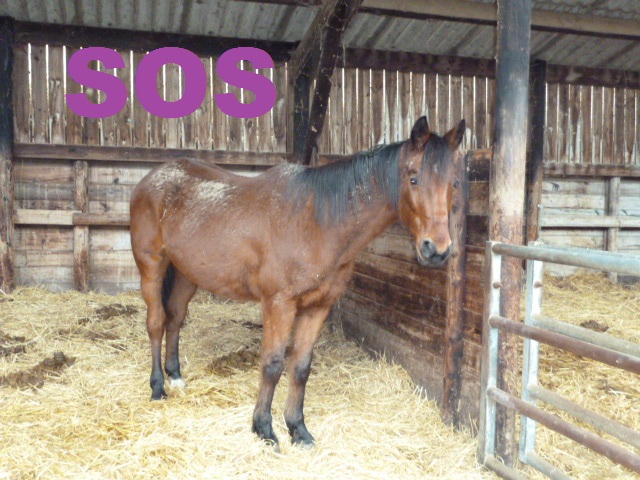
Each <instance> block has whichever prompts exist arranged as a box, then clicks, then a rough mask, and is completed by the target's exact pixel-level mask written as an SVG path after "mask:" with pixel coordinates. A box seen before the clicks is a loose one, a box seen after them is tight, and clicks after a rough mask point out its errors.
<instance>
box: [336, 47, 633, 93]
mask: <svg viewBox="0 0 640 480" xmlns="http://www.w3.org/2000/svg"><path fill="white" fill-rule="evenodd" d="M338 66H339V67H344V68H364V69H372V70H384V69H386V70H397V71H399V72H413V73H437V74H442V75H464V76H469V77H473V76H476V77H486V78H495V75H496V62H495V60H493V59H489V58H471V57H454V56H449V55H431V54H426V53H413V52H396V51H389V50H371V49H368V48H347V49H345V52H344V55H341V56H339V58H338ZM545 70H546V81H547V82H549V83H570V84H573V85H585V86H594V87H612V88H635V89H640V72H634V71H626V70H607V69H603V68H590V67H570V66H566V65H549V64H547V66H546V69H545Z"/></svg>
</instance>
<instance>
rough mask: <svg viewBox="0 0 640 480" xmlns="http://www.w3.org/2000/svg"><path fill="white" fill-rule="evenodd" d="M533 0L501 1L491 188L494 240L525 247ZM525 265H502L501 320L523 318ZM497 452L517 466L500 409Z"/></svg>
mask: <svg viewBox="0 0 640 480" xmlns="http://www.w3.org/2000/svg"><path fill="white" fill-rule="evenodd" d="M530 32H531V0H498V29H497V57H496V58H497V64H496V67H497V68H496V104H495V109H494V111H495V129H494V141H493V159H492V162H491V173H490V175H491V176H490V182H489V239H490V240H494V241H498V242H504V243H510V244H515V245H521V244H522V243H523V225H524V214H523V210H524V201H525V162H526V157H527V152H526V144H527V106H528V87H529V61H530V60H529V55H530V53H529V52H530ZM521 277H522V262H521V261H520V260H519V259H517V258H511V257H507V258H505V259H503V261H502V274H501V278H502V290H501V295H500V298H501V305H500V312H501V313H500V315H502V316H503V317H506V318H511V319H514V320H515V319H519V318H520V291H521V284H522V278H521ZM498 352H499V353H498V358H499V359H500V361H499V365H498V384H497V386H498V388H500V389H501V390H504V391H506V392H509V393H510V394H512V395H517V394H518V338H517V336H515V335H511V334H503V335H501V336H500V341H499V345H498ZM496 432H497V433H496V448H497V453H498V455H499V456H500V457H501V458H502V459H503V460H504V462H505V464H507V465H508V466H513V464H514V463H515V460H516V450H517V444H518V441H517V440H518V439H517V436H516V415H515V412H513V411H512V410H509V409H504V408H500V409H498V415H497V422H496Z"/></svg>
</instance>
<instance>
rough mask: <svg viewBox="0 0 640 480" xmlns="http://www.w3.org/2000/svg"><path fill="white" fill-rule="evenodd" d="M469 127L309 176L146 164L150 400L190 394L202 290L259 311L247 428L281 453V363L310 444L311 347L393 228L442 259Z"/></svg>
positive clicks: (139, 254)
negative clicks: (186, 348)
mask: <svg viewBox="0 0 640 480" xmlns="http://www.w3.org/2000/svg"><path fill="white" fill-rule="evenodd" d="M464 131H465V122H464V120H462V121H461V122H460V123H459V125H458V126H457V127H455V128H453V129H452V130H451V131H449V132H448V133H446V134H445V135H444V136H443V137H440V136H438V135H437V134H435V133H432V132H431V131H430V130H429V125H428V123H427V119H426V118H425V117H422V118H420V119H419V120H418V121H417V122H416V123H415V125H414V127H413V129H412V131H411V137H410V138H409V139H408V140H405V141H404V142H399V143H395V144H391V145H386V146H382V147H378V148H376V149H374V150H371V151H369V152H364V153H359V154H356V155H355V156H354V157H353V158H351V159H348V160H344V161H340V162H336V163H333V164H329V165H326V166H322V167H316V168H310V167H304V166H301V165H296V164H286V165H279V166H276V167H273V168H271V169H269V170H267V171H265V172H264V173H262V174H261V175H258V176H256V177H252V178H250V177H242V176H237V175H234V174H232V173H230V172H228V171H226V170H224V169H222V168H219V167H216V166H212V165H208V164H205V163H201V162H198V161H192V160H177V161H173V162H168V163H165V164H163V165H160V166H158V167H156V168H155V169H153V170H152V171H151V172H150V173H149V174H148V175H147V176H146V177H144V178H143V179H142V180H141V181H140V183H139V184H138V185H137V186H136V188H135V189H134V191H133V193H132V197H131V244H132V248H133V255H134V257H135V261H136V264H137V266H138V268H139V270H140V275H141V282H140V284H141V290H142V296H143V297H144V301H145V302H146V304H147V307H148V311H147V331H148V334H149V339H150V342H151V358H152V366H151V380H150V383H151V390H152V395H151V398H152V399H154V400H158V399H162V398H166V396H167V394H166V392H165V388H164V385H165V379H164V374H163V372H162V359H161V347H162V339H163V335H164V334H165V333H166V356H165V372H166V373H167V376H168V378H169V379H170V382H171V386H180V387H181V386H184V382H183V380H182V376H181V373H180V361H179V355H178V343H179V331H180V327H181V325H182V323H183V321H184V318H185V315H186V313H187V305H188V303H189V301H190V300H191V298H192V297H193V295H194V294H195V292H196V290H197V289H198V287H200V288H203V289H205V290H207V291H209V292H212V293H214V294H216V295H220V296H224V297H227V298H230V299H235V300H254V301H259V302H261V304H262V313H263V337H262V349H261V354H260V369H261V371H260V373H261V379H260V388H259V393H258V399H257V403H256V406H255V410H254V413H253V425H252V431H253V432H254V433H256V434H257V435H258V436H259V437H260V438H261V439H263V440H265V441H267V442H270V443H272V444H274V445H277V442H278V439H277V438H276V435H275V434H274V432H273V428H272V423H271V403H272V400H273V394H274V390H275V388H276V384H277V383H278V381H279V379H280V376H281V375H282V373H283V372H284V369H285V348H286V347H287V346H288V345H289V344H290V350H289V353H288V358H287V376H288V380H289V392H288V397H287V401H286V408H285V423H286V425H287V427H288V429H289V433H290V435H291V437H292V441H293V443H295V444H302V445H308V446H310V445H312V444H313V441H314V440H313V437H312V436H311V434H310V433H309V431H308V430H307V428H306V426H305V423H304V415H303V403H304V393H305V387H306V383H307V379H308V378H309V372H310V368H311V358H312V350H313V345H314V343H315V341H316V339H317V337H318V334H319V333H320V330H321V327H322V325H323V323H324V321H325V318H326V317H327V314H328V312H329V309H330V307H331V306H332V305H333V304H334V303H335V302H336V301H337V300H338V298H339V297H340V295H341V294H342V293H343V291H344V290H345V288H346V284H347V280H348V279H349V276H350V274H351V272H352V270H353V268H354V263H355V257H356V255H357V254H358V252H359V251H360V250H362V249H363V248H364V247H365V246H366V245H367V244H368V243H369V242H370V241H371V240H373V239H374V238H375V237H377V236H378V235H380V234H381V233H382V232H383V231H384V230H385V229H386V228H387V227H389V226H390V225H392V224H393V223H395V222H397V221H401V222H402V223H403V224H405V225H406V226H407V227H408V228H409V230H410V232H411V234H412V236H413V238H414V245H415V252H416V257H417V260H418V262H419V263H420V264H421V265H425V266H439V265H441V264H443V263H444V262H445V261H446V259H447V257H448V256H449V253H450V251H451V238H450V235H449V220H448V216H449V210H450V208H451V198H452V196H451V188H452V187H451V174H450V172H451V170H452V169H450V168H449V167H450V164H451V163H452V162H451V159H452V155H453V152H454V151H455V150H456V149H457V148H458V146H459V145H460V142H461V141H462V137H463V134H464Z"/></svg>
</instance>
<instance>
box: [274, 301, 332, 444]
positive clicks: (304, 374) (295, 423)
mask: <svg viewBox="0 0 640 480" xmlns="http://www.w3.org/2000/svg"><path fill="white" fill-rule="evenodd" d="M328 313H329V307H328V306H327V307H324V306H323V307H315V308H310V309H307V310H305V311H302V312H300V313H299V314H298V317H297V320H296V325H295V333H294V337H293V342H292V350H291V353H290V356H289V360H288V366H287V368H288V371H287V374H288V376H289V395H288V397H287V406H286V409H285V414H284V417H285V421H286V423H287V427H288V429H289V433H290V434H291V440H292V441H293V443H294V444H298V445H303V446H311V445H313V436H312V435H311V434H310V433H309V431H308V430H307V427H306V426H305V424H304V412H303V409H304V393H305V389H306V385H307V380H308V379H309V373H310V371H311V360H312V357H313V345H314V344H315V342H316V340H317V338H318V335H319V334H320V330H321V329H322V325H323V324H324V321H325V319H326V318H327V314H328Z"/></svg>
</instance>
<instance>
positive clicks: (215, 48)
mask: <svg viewBox="0 0 640 480" xmlns="http://www.w3.org/2000/svg"><path fill="white" fill-rule="evenodd" d="M15 41H16V43H33V44H36V45H49V46H62V45H66V46H67V47H70V48H80V47H88V46H91V47H107V48H113V49H118V50H133V51H135V52H148V51H151V50H155V49H157V48H162V47H181V48H186V49H187V50H191V51H192V52H193V53H195V54H197V55H202V56H212V57H219V56H220V55H222V53H224V52H226V51H227V50H229V49H231V48H236V47H256V48H260V49H262V50H264V51H266V52H267V53H268V54H269V55H270V56H271V58H272V59H273V61H274V62H285V61H287V60H288V59H289V57H290V55H291V52H293V50H295V48H296V45H297V44H296V43H295V42H277V41H267V40H248V39H241V38H227V37H213V36H208V35H185V34H177V33H176V34H174V33H157V32H140V31H135V30H125V29H112V28H100V27H79V26H74V25H54V24H48V23H31V22H16V27H15Z"/></svg>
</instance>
